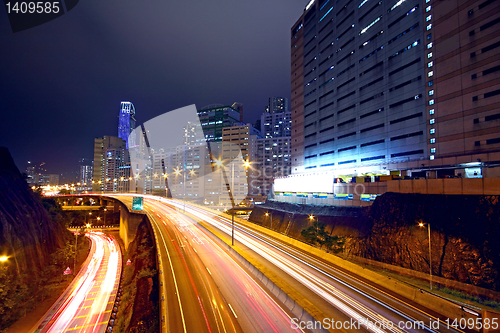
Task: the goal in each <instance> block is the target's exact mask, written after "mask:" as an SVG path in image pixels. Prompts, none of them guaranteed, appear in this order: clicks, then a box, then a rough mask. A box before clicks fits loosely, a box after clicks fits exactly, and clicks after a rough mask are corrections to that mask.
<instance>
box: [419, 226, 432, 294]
mask: <svg viewBox="0 0 500 333" xmlns="http://www.w3.org/2000/svg"><path fill="white" fill-rule="evenodd" d="M424 225H425V224H424V223H423V222H419V223H418V226H419V227H424ZM427 235H428V237H429V277H430V278H429V283H430V287H431V290H432V252H431V224H430V223H427Z"/></svg>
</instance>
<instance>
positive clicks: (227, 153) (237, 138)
mask: <svg viewBox="0 0 500 333" xmlns="http://www.w3.org/2000/svg"><path fill="white" fill-rule="evenodd" d="M260 137H261V134H260V132H259V131H258V130H256V129H255V128H254V127H253V126H252V125H251V124H245V125H243V124H242V125H236V126H231V127H225V128H224V129H223V130H222V159H223V160H225V161H229V160H234V159H236V158H238V156H239V154H241V158H242V160H243V161H247V162H249V163H250V164H249V166H248V167H247V168H244V167H242V168H236V169H234V170H231V173H232V175H231V177H229V178H234V179H237V178H242V177H246V181H241V182H240V181H237V182H233V184H228V185H229V188H231V191H232V192H233V195H234V197H239V198H245V197H246V196H247V195H248V194H255V193H256V192H257V189H256V188H255V187H254V186H252V184H253V182H252V180H253V179H256V178H257V172H258V169H256V168H253V167H252V163H253V164H256V162H257V158H256V153H257V139H258V138H260ZM233 174H234V175H233ZM233 187H234V188H233ZM229 199H230V198H228V197H223V200H222V201H223V202H222V204H223V205H225V206H228V205H230V202H224V200H229ZM235 204H239V202H235Z"/></svg>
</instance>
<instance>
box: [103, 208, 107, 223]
mask: <svg viewBox="0 0 500 333" xmlns="http://www.w3.org/2000/svg"><path fill="white" fill-rule="evenodd" d="M107 210H108V209H107V208H104V225H106V211H107Z"/></svg>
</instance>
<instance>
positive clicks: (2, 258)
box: [0, 256, 9, 262]
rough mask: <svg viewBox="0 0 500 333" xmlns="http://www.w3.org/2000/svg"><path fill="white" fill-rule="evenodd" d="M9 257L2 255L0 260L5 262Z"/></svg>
mask: <svg viewBox="0 0 500 333" xmlns="http://www.w3.org/2000/svg"><path fill="white" fill-rule="evenodd" d="M8 259H9V257H6V256H3V257H0V262H6V261H7V260H8Z"/></svg>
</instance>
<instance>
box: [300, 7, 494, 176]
mask: <svg viewBox="0 0 500 333" xmlns="http://www.w3.org/2000/svg"><path fill="white" fill-rule="evenodd" d="M499 9H500V2H498V1H491V0H477V1H469V2H467V3H463V4H462V3H460V4H457V3H456V2H453V1H438V0H425V1H423V2H422V1H408V0H407V1H400V0H393V1H388V2H385V1H375V2H372V1H371V0H360V1H358V2H352V1H347V0H340V1H337V2H332V1H330V0H311V1H310V2H309V3H308V5H307V6H306V9H305V10H304V13H303V14H302V15H301V17H300V19H299V20H298V21H297V22H296V23H295V24H294V26H293V27H292V30H291V69H292V81H291V84H292V100H291V102H292V105H291V111H292V133H291V135H292V142H291V145H292V172H293V173H310V172H325V171H326V172H333V173H335V174H338V175H360V174H363V173H372V174H373V173H375V174H377V173H380V174H387V173H389V172H390V171H399V172H401V173H404V174H413V173H420V172H422V171H423V172H424V175H425V174H427V176H428V177H429V176H430V177H439V176H441V175H444V174H446V173H451V174H461V175H462V176H465V175H466V174H467V170H466V168H467V163H469V164H470V163H472V162H473V163H479V164H480V165H481V166H482V170H483V171H486V172H490V173H491V174H493V173H495V172H496V171H494V169H493V168H485V167H486V166H493V164H492V163H493V162H494V161H496V160H497V159H498V156H497V155H498V154H497V152H499V151H500V136H499V135H498V133H499V132H500V131H499V129H500V123H499V122H498V119H500V113H498V105H499V103H500V58H499V54H500V34H499V32H500V10H499ZM429 172H430V173H429Z"/></svg>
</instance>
